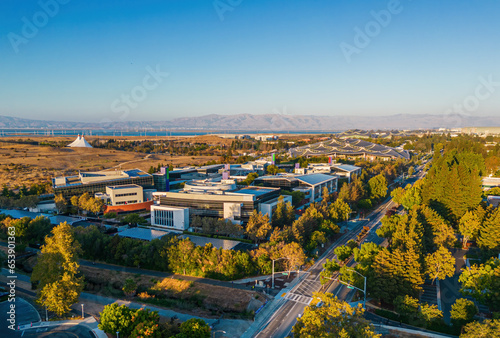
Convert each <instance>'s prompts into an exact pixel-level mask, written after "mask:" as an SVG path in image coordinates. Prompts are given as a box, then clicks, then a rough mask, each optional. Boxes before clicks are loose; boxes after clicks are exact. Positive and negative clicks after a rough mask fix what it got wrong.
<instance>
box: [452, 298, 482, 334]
mask: <svg viewBox="0 0 500 338" xmlns="http://www.w3.org/2000/svg"><path fill="white" fill-rule="evenodd" d="M477 313H478V310H477V306H476V304H474V302H473V301H471V300H468V299H465V298H458V299H457V300H456V301H455V304H453V305H452V306H451V312H450V316H451V321H452V323H453V324H454V325H456V326H458V327H462V326H463V325H465V324H467V323H470V322H472V321H473V320H474V316H475V315H476V314H477Z"/></svg>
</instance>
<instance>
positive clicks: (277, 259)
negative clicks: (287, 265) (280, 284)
mask: <svg viewBox="0 0 500 338" xmlns="http://www.w3.org/2000/svg"><path fill="white" fill-rule="evenodd" d="M280 259H285V257H281V258H276V259H273V260H272V261H273V282H272V286H271V289H274V261H279V260H280Z"/></svg>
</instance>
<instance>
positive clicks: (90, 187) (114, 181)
mask: <svg viewBox="0 0 500 338" xmlns="http://www.w3.org/2000/svg"><path fill="white" fill-rule="evenodd" d="M130 184H135V185H138V186H141V187H143V188H144V189H154V188H155V184H154V180H153V176H152V175H150V174H148V173H146V172H144V171H142V170H140V169H131V170H109V171H96V172H81V173H79V174H78V175H75V176H64V177H56V178H53V179H52V187H53V189H54V194H55V195H58V194H62V195H63V196H64V197H65V198H66V199H69V198H71V197H72V196H80V195H82V194H84V193H86V192H87V193H89V194H90V195H91V196H94V194H96V193H99V192H101V193H105V192H106V187H107V186H114V187H117V186H122V185H130ZM162 191H163V190H162Z"/></svg>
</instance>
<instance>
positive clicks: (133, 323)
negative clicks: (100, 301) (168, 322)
mask: <svg viewBox="0 0 500 338" xmlns="http://www.w3.org/2000/svg"><path fill="white" fill-rule="evenodd" d="M100 317H101V318H100V323H99V329H101V330H103V331H104V332H107V333H111V334H115V333H116V332H117V331H118V332H120V336H124V337H128V336H131V337H155V338H156V337H158V338H159V337H161V332H160V328H159V325H158V323H159V321H160V316H159V314H158V311H151V310H149V309H146V310H144V309H137V310H133V309H130V308H129V307H127V306H125V305H118V304H117V303H113V304H109V305H106V306H104V310H103V311H102V312H101V313H100Z"/></svg>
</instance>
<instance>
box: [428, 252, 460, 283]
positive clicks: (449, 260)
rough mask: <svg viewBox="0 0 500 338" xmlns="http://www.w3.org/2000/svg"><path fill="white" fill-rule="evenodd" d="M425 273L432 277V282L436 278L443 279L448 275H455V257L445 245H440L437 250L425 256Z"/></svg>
mask: <svg viewBox="0 0 500 338" xmlns="http://www.w3.org/2000/svg"><path fill="white" fill-rule="evenodd" d="M425 273H426V274H427V276H429V278H432V283H433V284H434V281H435V280H436V279H439V280H443V279H445V278H446V277H453V275H454V273H455V258H454V257H453V256H452V255H451V252H450V251H449V250H448V249H446V248H445V247H440V248H439V249H438V250H437V251H436V252H434V253H432V254H428V255H427V256H426V257H425Z"/></svg>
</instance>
